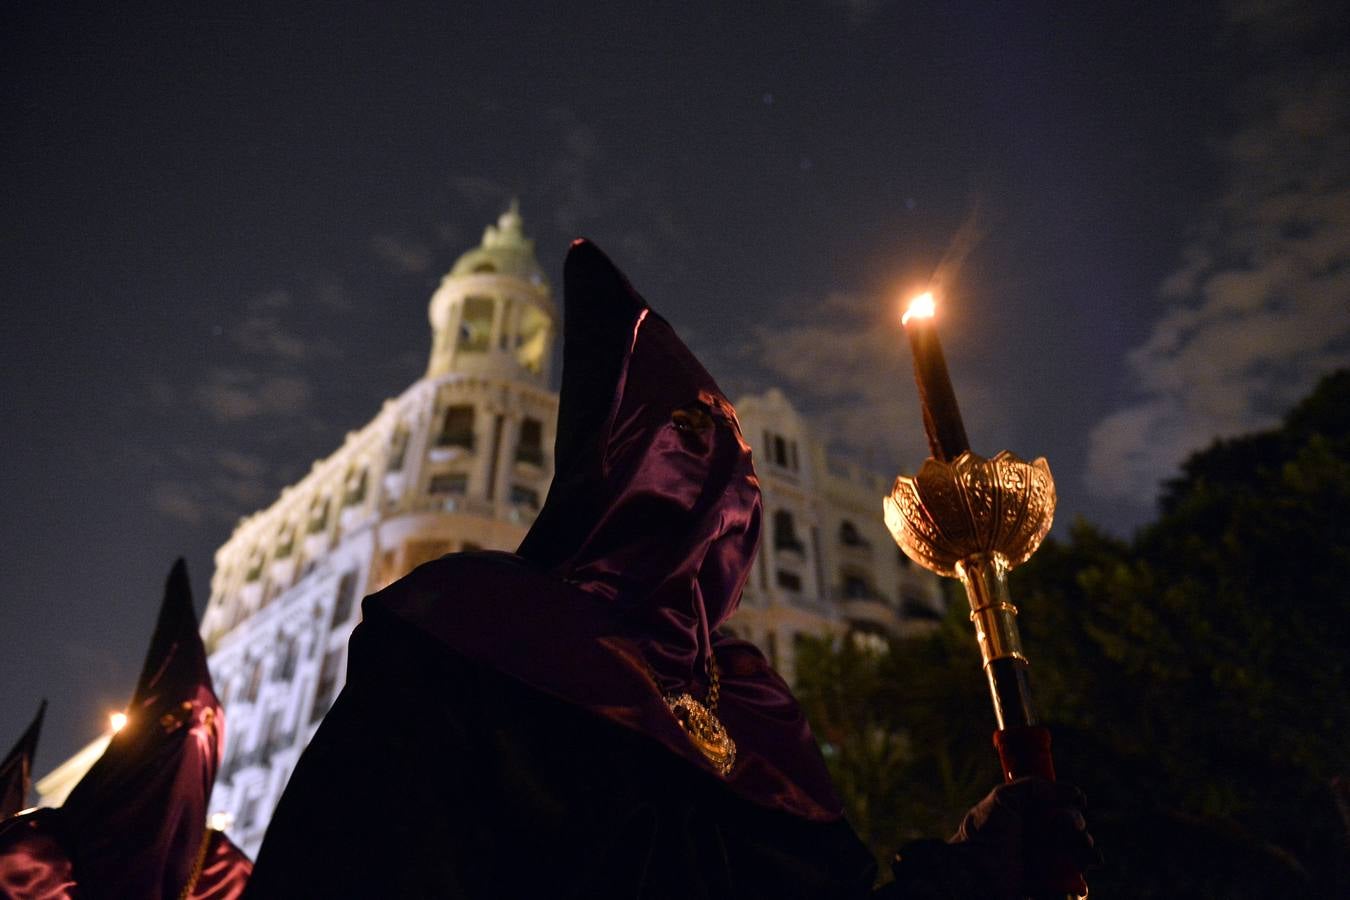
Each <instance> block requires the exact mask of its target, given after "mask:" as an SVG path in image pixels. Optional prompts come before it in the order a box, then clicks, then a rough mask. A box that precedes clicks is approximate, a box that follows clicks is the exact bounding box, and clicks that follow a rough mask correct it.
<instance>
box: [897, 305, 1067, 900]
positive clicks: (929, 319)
mask: <svg viewBox="0 0 1350 900" xmlns="http://www.w3.org/2000/svg"><path fill="white" fill-rule="evenodd" d="M934 314H935V304H934V301H933V297H932V295H931V294H924V295H921V296H920V297H918V298H916V299H915V301H914V302H913V303H912V304H911V305H910V309H909V311H907V312H906V314H905V317H904V319H903V322H904V325H905V328H906V331H907V332H908V333H909V339H910V347H911V349H912V351H913V354H914V379H915V381H916V383H917V384H918V388H919V399H920V403H921V405H922V407H923V422H924V431H925V432H926V433H927V435H928V444H929V447H930V449H931V450H932V452H933V456H932V457H931V458H929V459H928V460H927V461H925V462H924V464H923V466H922V467H920V469H919V472H918V474H917V475H914V476H912V477H911V476H905V475H902V476H900V477H899V478H897V479H896V480H895V487H893V488H892V489H891V493H890V495H889V496H888V497H886V498H885V500H884V502H883V509H884V513H885V519H886V527H887V528H888V529H890V532H891V535H892V536H893V537H894V538H895V542H896V543H897V544H899V545H900V549H901V550H903V551H904V552H905V555H906V556H908V557H909V558H910V559H912V560H914V561H915V562H916V563H918V564H919V565H921V566H923V567H924V568H926V569H928V570H929V571H931V572H935V573H937V574H938V575H942V576H944V577H947V578H953V577H954V578H959V579H961V584H962V585H963V586H964V587H965V589H966V599H967V600H969V601H970V620H971V622H973V623H974V625H975V637H976V640H977V641H978V642H979V645H980V656H981V658H982V659H983V661H984V674H985V678H986V679H987V680H988V682H989V694H990V697H991V698H992V700H993V703H994V719H995V721H996V722H997V723H998V730H997V731H995V732H994V746H995V748H996V749H997V750H998V756H999V762H1000V763H1001V764H1002V767H1003V776H1004V778H1005V779H1006V780H1008V781H1011V780H1013V779H1014V778H1020V777H1022V776H1025V775H1039V776H1041V777H1044V778H1049V779H1051V780H1053V779H1054V777H1055V767H1054V761H1053V759H1052V757H1051V755H1050V732H1049V731H1048V730H1047V729H1046V728H1045V727H1044V726H1042V725H1040V724H1039V723H1038V721H1037V715H1036V710H1035V707H1034V706H1033V705H1032V702H1031V689H1030V687H1029V685H1028V682H1027V667H1028V665H1029V663H1028V661H1027V657H1026V654H1025V653H1023V652H1022V638H1021V636H1020V634H1019V633H1018V629H1017V607H1016V606H1014V605H1013V602H1012V598H1011V596H1010V595H1009V593H1008V573H1009V572H1010V571H1011V570H1012V569H1013V568H1015V567H1016V566H1019V565H1021V564H1022V563H1024V562H1026V561H1027V560H1028V559H1029V558H1030V557H1031V554H1033V553H1035V552H1036V548H1037V547H1039V546H1040V545H1041V541H1042V540H1044V539H1045V536H1046V534H1047V533H1048V532H1049V531H1050V523H1051V522H1052V521H1053V519H1054V516H1055V482H1054V479H1053V478H1051V477H1050V466H1049V465H1048V464H1047V463H1046V461H1045V459H1044V458H1040V459H1037V460H1035V461H1034V462H1030V463H1028V462H1026V461H1024V460H1021V459H1019V458H1017V457H1016V456H1014V455H1013V454H1011V453H1009V452H1008V451H1006V450H1004V451H1002V452H1001V453H998V454H996V455H995V456H994V457H993V458H992V459H985V458H984V457H981V456H978V455H976V454H975V453H972V452H971V450H970V447H969V443H968V441H967V439H966V432H965V426H964V424H963V423H962V421H961V413H960V410H959V408H958V406H957V403H956V395H955V392H954V391H953V390H952V386H951V381H950V379H949V378H948V375H947V364H946V361H945V359H944V358H943V355H942V348H941V344H940V343H939V342H938V337H937V330H936V327H935V322H934ZM1038 876H1039V877H1038V880H1039V881H1041V882H1042V884H1043V887H1044V888H1045V889H1046V891H1048V892H1053V893H1057V894H1058V895H1060V896H1064V895H1065V894H1067V895H1069V896H1071V897H1074V896H1083V895H1086V893H1087V884H1086V882H1084V881H1083V878H1082V876H1081V875H1080V874H1079V873H1078V872H1077V871H1076V870H1075V869H1074V867H1073V866H1072V864H1071V863H1069V862H1068V861H1067V860H1062V861H1058V862H1057V863H1056V864H1055V866H1054V871H1049V872H1045V873H1038Z"/></svg>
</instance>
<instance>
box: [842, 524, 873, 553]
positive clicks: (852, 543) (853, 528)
mask: <svg viewBox="0 0 1350 900" xmlns="http://www.w3.org/2000/svg"><path fill="white" fill-rule="evenodd" d="M839 543H841V544H843V545H844V546H845V547H867V546H870V545H869V544H868V542H867V539H866V538H864V537H863V536H862V533H861V532H860V531H858V526H857V525H854V524H853V523H852V522H851V521H849V520H848V519H845V520H844V521H843V522H840V523H839Z"/></svg>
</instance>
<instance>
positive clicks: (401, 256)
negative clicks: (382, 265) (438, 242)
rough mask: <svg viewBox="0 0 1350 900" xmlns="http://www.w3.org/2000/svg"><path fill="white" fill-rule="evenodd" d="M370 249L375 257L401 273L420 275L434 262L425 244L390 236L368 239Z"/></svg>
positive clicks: (378, 235) (429, 249)
mask: <svg viewBox="0 0 1350 900" xmlns="http://www.w3.org/2000/svg"><path fill="white" fill-rule="evenodd" d="M370 247H371V249H372V250H374V251H375V255H376V256H378V257H380V259H383V260H384V261H385V262H388V263H390V264H392V265H393V266H394V268H395V269H398V270H399V271H401V272H411V273H413V274H415V275H416V274H421V273H422V272H425V271H427V270H428V269H430V268H431V265H432V263H433V262H434V259H433V258H432V254H431V248H429V247H428V246H427V245H426V244H423V243H422V242H421V241H416V240H409V239H407V238H402V237H396V236H395V235H392V234H377V235H376V236H375V237H373V238H371V239H370Z"/></svg>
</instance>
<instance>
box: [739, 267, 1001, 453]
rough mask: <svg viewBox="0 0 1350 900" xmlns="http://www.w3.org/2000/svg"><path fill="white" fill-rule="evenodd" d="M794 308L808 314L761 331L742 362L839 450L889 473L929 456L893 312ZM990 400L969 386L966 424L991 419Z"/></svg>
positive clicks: (840, 297)
mask: <svg viewBox="0 0 1350 900" xmlns="http://www.w3.org/2000/svg"><path fill="white" fill-rule="evenodd" d="M792 305H793V306H794V307H796V308H799V309H804V310H809V312H806V313H804V314H802V315H800V316H799V317H798V320H797V321H796V322H789V323H787V324H783V325H776V324H774V325H760V326H758V327H756V328H755V330H754V331H753V334H752V339H751V341H750V342H749V343H748V344H747V345H746V346H745V347H744V348H743V350H742V353H741V357H742V358H741V360H740V361H741V362H742V363H748V364H749V365H750V366H752V367H753V368H755V369H758V370H759V371H760V372H762V373H763V376H764V377H763V384H764V385H766V386H767V385H778V386H780V387H783V388H785V389H786V390H787V392H788V393H789V395H790V396H791V397H792V398H793V403H794V405H796V406H797V407H798V408H799V411H801V412H803V413H804V414H805V415H806V416H807V418H808V419H809V420H810V421H811V423H812V426H813V430H814V431H815V433H816V434H818V435H820V436H822V437H824V438H826V439H828V440H829V441H830V443H831V445H832V447H833V448H834V449H835V450H836V451H839V452H842V453H844V454H845V455H847V456H851V457H853V458H854V459H856V460H858V461H860V462H863V463H864V464H868V465H878V466H883V467H887V468H889V467H891V466H893V465H894V464H895V462H896V461H897V460H916V461H917V460H922V459H924V458H925V457H927V456H928V453H929V451H928V444H927V440H926V438H925V437H924V433H923V429H922V427H921V426H920V424H919V421H920V420H919V415H918V398H917V395H916V393H915V389H914V386H913V382H912V379H911V377H910V369H909V358H908V351H907V350H906V349H905V347H904V341H903V340H902V338H901V335H900V330H899V328H898V327H897V325H896V322H895V321H894V320H893V319H891V318H890V317H889V316H888V315H887V313H888V312H889V311H892V307H891V306H889V305H887V304H883V303H878V302H877V301H876V299H875V298H869V297H864V296H861V295H858V294H850V293H832V294H830V295H828V296H827V297H826V298H825V299H824V300H823V301H821V302H819V303H810V304H792ZM987 398H988V395H987V392H985V391H982V390H979V389H977V388H974V387H971V388H967V386H966V385H963V390H962V394H961V404H962V409H963V411H964V412H965V413H966V415H967V418H969V417H970V416H971V415H972V414H973V415H975V416H977V417H978V416H981V415H987V413H986V412H985V410H986V409H987V408H988V406H989V404H988V403H987Z"/></svg>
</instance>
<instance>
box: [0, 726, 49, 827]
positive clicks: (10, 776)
mask: <svg viewBox="0 0 1350 900" xmlns="http://www.w3.org/2000/svg"><path fill="white" fill-rule="evenodd" d="M46 715H47V701H46V700H43V701H42V704H41V705H40V706H39V707H38V711H37V715H36V716H34V717H33V722H32V724H30V725H29V726H28V729H27V730H26V731H24V733H23V735H22V736H21V737H20V738H19V740H18V742H17V743H16V744H15V745H14V749H13V750H10V751H9V755H8V756H6V757H5V759H4V762H0V822H3V821H4V820H5V819H8V818H9V817H10V816H12V815H14V814H15V813H17V812H19V811H20V810H22V809H24V808H26V807H27V806H28V788H29V785H30V784H31V783H32V779H33V758H34V757H35V756H37V742H38V737H39V736H40V735H41V734H42V719H43V717H44V716H46Z"/></svg>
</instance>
